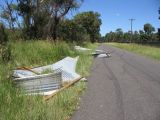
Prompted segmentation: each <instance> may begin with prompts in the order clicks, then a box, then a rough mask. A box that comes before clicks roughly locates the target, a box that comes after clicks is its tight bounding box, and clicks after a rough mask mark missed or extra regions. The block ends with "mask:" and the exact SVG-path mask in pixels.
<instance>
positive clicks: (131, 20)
mask: <svg viewBox="0 0 160 120" xmlns="http://www.w3.org/2000/svg"><path fill="white" fill-rule="evenodd" d="M129 20H130V22H131V40H130V42H132V36H133V21H134V20H136V19H133V18H131V19H129Z"/></svg>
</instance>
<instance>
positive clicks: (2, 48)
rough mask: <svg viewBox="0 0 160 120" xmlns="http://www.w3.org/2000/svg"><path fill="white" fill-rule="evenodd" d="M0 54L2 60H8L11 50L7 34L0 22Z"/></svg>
mask: <svg viewBox="0 0 160 120" xmlns="http://www.w3.org/2000/svg"><path fill="white" fill-rule="evenodd" d="M0 55H1V59H2V61H3V62H8V61H9V60H10V59H11V50H10V46H9V45H8V36H7V34H6V32H5V27H4V25H3V24H1V23H0Z"/></svg>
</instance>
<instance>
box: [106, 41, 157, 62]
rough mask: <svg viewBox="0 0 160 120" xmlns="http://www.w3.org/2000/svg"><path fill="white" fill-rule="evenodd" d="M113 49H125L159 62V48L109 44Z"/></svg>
mask: <svg viewBox="0 0 160 120" xmlns="http://www.w3.org/2000/svg"><path fill="white" fill-rule="evenodd" d="M109 45H113V46H115V47H118V48H121V49H125V50H128V51H131V52H134V53H137V54H141V55H144V56H147V57H150V58H153V59H156V60H159V61H160V47H154V46H149V45H139V44H127V43H109Z"/></svg>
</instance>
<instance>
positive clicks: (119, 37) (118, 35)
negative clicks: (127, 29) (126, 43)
mask: <svg viewBox="0 0 160 120" xmlns="http://www.w3.org/2000/svg"><path fill="white" fill-rule="evenodd" d="M115 33H116V40H117V41H119V42H120V41H123V40H122V39H123V30H122V29H121V28H117V29H116V32H115Z"/></svg>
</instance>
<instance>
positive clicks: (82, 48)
mask: <svg viewBox="0 0 160 120" xmlns="http://www.w3.org/2000/svg"><path fill="white" fill-rule="evenodd" d="M74 48H75V49H76V50H78V51H91V49H88V48H84V47H80V46H75V47H74Z"/></svg>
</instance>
